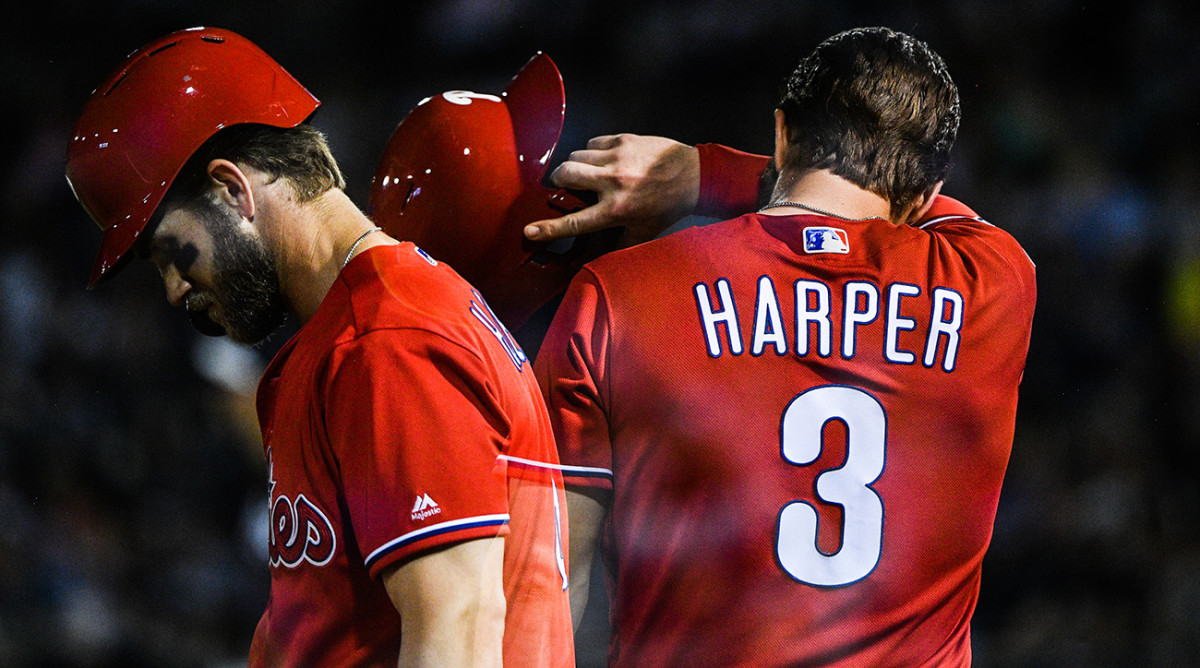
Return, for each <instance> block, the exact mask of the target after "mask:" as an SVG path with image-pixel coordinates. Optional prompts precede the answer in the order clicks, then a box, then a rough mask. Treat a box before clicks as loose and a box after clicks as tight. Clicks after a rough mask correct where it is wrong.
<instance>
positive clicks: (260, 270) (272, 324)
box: [188, 200, 287, 345]
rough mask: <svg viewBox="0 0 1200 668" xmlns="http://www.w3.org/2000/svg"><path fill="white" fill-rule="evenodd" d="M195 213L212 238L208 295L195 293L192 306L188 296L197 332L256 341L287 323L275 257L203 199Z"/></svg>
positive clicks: (234, 219)
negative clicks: (212, 310) (214, 309)
mask: <svg viewBox="0 0 1200 668" xmlns="http://www.w3.org/2000/svg"><path fill="white" fill-rule="evenodd" d="M199 214H200V217H201V218H202V219H203V220H204V225H205V227H206V228H207V230H208V232H209V234H211V235H212V237H213V276H214V279H213V286H212V289H211V290H210V292H209V294H208V295H203V294H201V295H197V296H196V297H195V298H194V299H195V301H196V304H193V303H192V302H193V298H189V300H188V318H189V319H190V320H191V322H192V326H193V327H195V328H196V329H197V331H199V332H200V333H201V334H205V335H208V336H222V335H225V334H228V335H229V338H231V339H233V340H234V341H237V342H238V343H244V344H248V345H255V344H258V343H261V342H263V341H264V340H266V338H267V337H268V336H270V335H271V334H272V333H273V332H274V331H275V330H277V329H279V327H280V326H281V325H283V323H284V321H285V320H286V319H287V308H286V305H285V302H284V299H283V292H282V291H281V290H280V288H279V275H278V273H277V271H276V269H277V263H276V261H275V257H274V256H273V255H271V253H270V252H269V251H268V250H267V248H266V247H265V246H264V245H263V243H262V241H260V240H259V239H258V238H257V237H253V236H251V235H249V234H246V233H245V232H243V231H242V230H241V228H240V227H239V224H240V223H241V219H240V218H239V217H237V216H235V215H234V214H233V212H231V211H229V210H228V209H226V208H223V207H220V206H218V205H217V204H216V203H215V202H211V201H209V200H205V205H204V206H202V210H201V211H200V212H199ZM212 305H217V306H219V307H220V311H221V322H220V323H218V322H216V321H215V320H213V319H212V318H211V317H210V316H209V314H208V309H207V308H206V307H208V306H212Z"/></svg>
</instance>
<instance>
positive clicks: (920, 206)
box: [902, 181, 945, 225]
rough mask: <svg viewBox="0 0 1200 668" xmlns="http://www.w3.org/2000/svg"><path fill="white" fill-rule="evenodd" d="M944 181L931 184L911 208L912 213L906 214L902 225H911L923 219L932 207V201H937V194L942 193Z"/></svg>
mask: <svg viewBox="0 0 1200 668" xmlns="http://www.w3.org/2000/svg"><path fill="white" fill-rule="evenodd" d="M944 183H945V181H938V182H937V183H935V184H933V187H932V188H930V189H929V190H928V191H927V192H926V193H925V194H924V195H922V196H921V197H920V198H919V199H917V202H916V204H915V205H914V206H913V208H912V213H910V214H908V216H907V219H906V220H904V221H903V223H902V224H904V225H913V224H915V223H917V222H918V221H920V220H921V219H922V218H924V217H925V214H927V213H929V209H930V208H932V207H933V200H935V199H937V196H938V194H940V193H941V192H942V184H944Z"/></svg>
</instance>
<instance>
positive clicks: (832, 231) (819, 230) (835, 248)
mask: <svg viewBox="0 0 1200 668" xmlns="http://www.w3.org/2000/svg"><path fill="white" fill-rule="evenodd" d="M804 252H805V253H849V252H850V242H849V238H848V237H847V236H846V230H839V229H838V228H836V227H806V228H804Z"/></svg>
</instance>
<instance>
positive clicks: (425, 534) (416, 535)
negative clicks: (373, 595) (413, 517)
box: [364, 513, 508, 569]
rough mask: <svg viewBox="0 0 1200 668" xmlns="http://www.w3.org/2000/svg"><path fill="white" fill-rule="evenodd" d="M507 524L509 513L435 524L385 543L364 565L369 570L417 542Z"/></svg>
mask: <svg viewBox="0 0 1200 668" xmlns="http://www.w3.org/2000/svg"><path fill="white" fill-rule="evenodd" d="M505 524H508V513H503V514H499V515H480V516H478V517H468V518H465V519H461V520H450V521H449V522H442V523H440V524H434V525H432V526H427V527H425V528H423V529H417V530H416V531H410V532H408V533H406V534H404V535H403V536H400V537H399V538H395V539H393V540H390V541H388V542H387V543H384V544H383V545H381V546H379V547H378V548H377V549H376V550H375V551H374V552H372V553H371V554H370V555H369V556H368V557H367V558H366V560H365V561H364V563H365V564H366V566H367V568H368V569H370V568H371V566H372V565H373V564H374V563H375V562H377V561H379V560H380V559H382V558H383V557H385V556H387V555H388V554H390V553H392V552H395V551H396V550H398V549H400V548H402V547H407V546H409V545H411V544H413V543H415V542H417V541H420V540H424V539H426V538H431V537H433V536H440V535H442V534H446V533H451V532H454V531H463V530H465V529H475V528H478V527H486V526H503V525H505Z"/></svg>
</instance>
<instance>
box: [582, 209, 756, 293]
mask: <svg viewBox="0 0 1200 668" xmlns="http://www.w3.org/2000/svg"><path fill="white" fill-rule="evenodd" d="M747 220H748V219H747V216H741V217H738V218H733V219H730V220H724V221H719V222H713V223H708V224H697V225H693V226H690V227H685V228H684V229H681V230H679V231H676V232H672V233H670V234H667V235H665V236H661V237H658V238H656V239H652V240H650V241H647V242H644V243H640V244H638V245H636V246H631V247H629V248H623V249H620V250H616V251H612V252H610V253H607V254H605V255H602V256H601V257H599V258H596V259H595V260H592V261H591V262H589V263H588V264H587V265H586V268H587V269H589V270H590V271H591V272H592V273H594V274H595V275H597V276H601V277H614V278H616V277H620V276H631V277H633V278H638V277H639V276H640V279H641V280H646V279H648V278H652V277H653V276H655V275H656V274H657V273H658V272H674V273H678V272H679V270H680V269H681V268H683V267H685V266H687V265H689V264H690V263H693V262H697V261H701V260H703V259H706V258H707V257H710V256H711V254H712V253H714V252H720V251H721V249H723V248H724V249H728V248H729V244H730V243H744V242H745V235H744V228H745V227H746V225H747Z"/></svg>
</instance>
